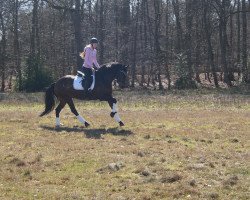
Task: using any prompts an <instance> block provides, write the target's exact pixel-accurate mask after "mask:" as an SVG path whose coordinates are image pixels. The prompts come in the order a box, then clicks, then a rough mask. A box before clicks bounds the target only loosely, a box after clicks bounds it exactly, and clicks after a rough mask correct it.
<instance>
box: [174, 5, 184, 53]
mask: <svg viewBox="0 0 250 200" xmlns="http://www.w3.org/2000/svg"><path fill="white" fill-rule="evenodd" d="M172 5H173V9H174V15H175V18H176V29H177V48H176V49H177V53H181V51H182V27H181V22H180V9H179V0H172Z"/></svg>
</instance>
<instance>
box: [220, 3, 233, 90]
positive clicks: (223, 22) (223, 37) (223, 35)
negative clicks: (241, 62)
mask: <svg viewBox="0 0 250 200" xmlns="http://www.w3.org/2000/svg"><path fill="white" fill-rule="evenodd" d="M222 2H224V1H222ZM224 9H225V5H224V4H222V7H221V8H220V14H219V37H220V47H221V64H222V68H223V72H224V82H225V83H226V84H227V85H228V86H232V83H231V81H230V79H229V71H228V63H227V59H228V56H227V55H228V54H227V47H228V43H227V18H226V13H225V10H224Z"/></svg>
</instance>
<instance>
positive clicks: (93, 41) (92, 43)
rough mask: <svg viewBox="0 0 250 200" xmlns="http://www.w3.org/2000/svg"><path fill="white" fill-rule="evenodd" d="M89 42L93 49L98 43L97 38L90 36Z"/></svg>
mask: <svg viewBox="0 0 250 200" xmlns="http://www.w3.org/2000/svg"><path fill="white" fill-rule="evenodd" d="M90 44H91V46H92V47H93V48H94V49H95V48H96V47H97V44H98V40H97V38H95V37H93V38H91V39H90Z"/></svg>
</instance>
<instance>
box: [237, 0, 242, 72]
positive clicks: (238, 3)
mask: <svg viewBox="0 0 250 200" xmlns="http://www.w3.org/2000/svg"><path fill="white" fill-rule="evenodd" d="M240 28H241V26H240V0H238V2H237V69H238V70H239V65H240V63H241V62H240V55H241V53H240V47H241V45H240ZM238 76H240V70H239V71H238Z"/></svg>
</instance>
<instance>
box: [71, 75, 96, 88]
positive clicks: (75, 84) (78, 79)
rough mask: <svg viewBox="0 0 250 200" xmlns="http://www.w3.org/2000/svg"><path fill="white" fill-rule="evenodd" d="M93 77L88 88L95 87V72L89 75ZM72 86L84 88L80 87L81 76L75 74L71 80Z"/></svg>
mask: <svg viewBox="0 0 250 200" xmlns="http://www.w3.org/2000/svg"><path fill="white" fill-rule="evenodd" d="M91 76H92V77H93V82H92V84H91V86H90V88H89V90H93V89H94V87H95V73H93V75H91ZM73 88H74V89H75V90H84V88H83V87H82V77H80V76H76V77H75V78H74V82H73Z"/></svg>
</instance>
